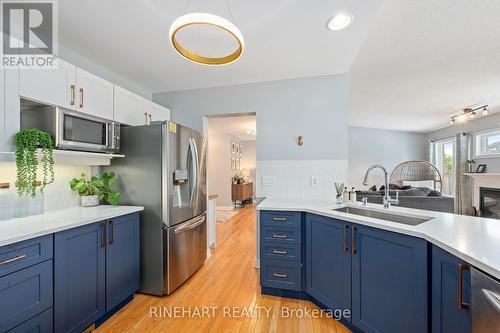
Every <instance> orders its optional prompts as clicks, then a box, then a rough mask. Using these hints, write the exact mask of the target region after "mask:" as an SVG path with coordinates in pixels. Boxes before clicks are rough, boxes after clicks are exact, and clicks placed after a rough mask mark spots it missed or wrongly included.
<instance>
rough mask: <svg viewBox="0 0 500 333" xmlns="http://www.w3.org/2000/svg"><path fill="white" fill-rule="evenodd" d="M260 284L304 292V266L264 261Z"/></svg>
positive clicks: (294, 263)
mask: <svg viewBox="0 0 500 333" xmlns="http://www.w3.org/2000/svg"><path fill="white" fill-rule="evenodd" d="M260 284H261V286H263V287H272V288H279V289H289V290H297V291H300V290H302V264H301V263H300V262H295V261H286V260H269V259H268V260H264V261H261V264H260Z"/></svg>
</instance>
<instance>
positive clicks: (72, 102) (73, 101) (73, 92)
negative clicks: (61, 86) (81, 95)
mask: <svg viewBox="0 0 500 333" xmlns="http://www.w3.org/2000/svg"><path fill="white" fill-rule="evenodd" d="M70 88H71V101H70V104H71V105H75V85H74V84H72V85H71V87H70Z"/></svg>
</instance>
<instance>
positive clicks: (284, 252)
mask: <svg viewBox="0 0 500 333" xmlns="http://www.w3.org/2000/svg"><path fill="white" fill-rule="evenodd" d="M273 253H274V254H286V250H273Z"/></svg>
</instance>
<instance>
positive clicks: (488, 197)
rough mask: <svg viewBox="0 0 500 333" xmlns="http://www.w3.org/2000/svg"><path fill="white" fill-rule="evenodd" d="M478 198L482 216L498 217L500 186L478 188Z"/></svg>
mask: <svg viewBox="0 0 500 333" xmlns="http://www.w3.org/2000/svg"><path fill="white" fill-rule="evenodd" d="M479 200H480V209H481V216H482V217H489V218H493V219H500V188H489V187H480V188H479Z"/></svg>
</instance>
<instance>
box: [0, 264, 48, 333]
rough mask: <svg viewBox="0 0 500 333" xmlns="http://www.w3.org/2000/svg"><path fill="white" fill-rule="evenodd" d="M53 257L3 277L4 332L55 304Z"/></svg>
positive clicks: (0, 320) (0, 321)
mask: <svg viewBox="0 0 500 333" xmlns="http://www.w3.org/2000/svg"><path fill="white" fill-rule="evenodd" d="M52 285H53V280H52V260H47V261H44V262H42V263H39V264H36V265H33V266H30V267H28V268H25V269H22V270H20V271H17V272H14V273H11V274H9V275H5V276H3V277H1V278H0V332H6V331H8V330H10V329H12V328H14V327H16V326H18V325H19V324H21V323H23V322H25V321H27V320H28V319H30V318H32V317H34V316H36V315H37V314H39V313H40V312H43V311H45V310H47V309H49V308H51V307H52V304H53V291H52Z"/></svg>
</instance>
